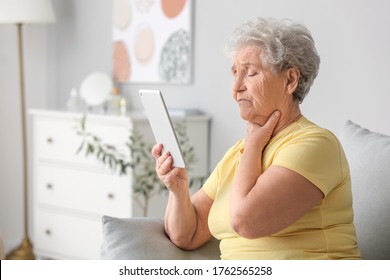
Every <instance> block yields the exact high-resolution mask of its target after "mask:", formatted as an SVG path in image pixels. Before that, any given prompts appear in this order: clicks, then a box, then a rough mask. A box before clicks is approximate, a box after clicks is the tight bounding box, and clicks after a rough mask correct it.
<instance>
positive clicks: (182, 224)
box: [152, 144, 213, 250]
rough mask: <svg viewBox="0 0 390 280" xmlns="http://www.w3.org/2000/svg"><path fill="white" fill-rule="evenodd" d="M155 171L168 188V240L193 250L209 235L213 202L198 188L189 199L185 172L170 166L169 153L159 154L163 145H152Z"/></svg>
mask: <svg viewBox="0 0 390 280" xmlns="http://www.w3.org/2000/svg"><path fill="white" fill-rule="evenodd" d="M152 154H153V156H154V157H155V159H156V172H157V173H158V175H159V178H160V179H161V180H162V182H163V183H164V184H165V185H166V187H167V188H168V189H169V198H168V204H167V209H166V213H165V230H166V232H167V234H168V236H169V237H170V239H171V241H172V242H173V243H174V244H175V245H176V246H178V247H180V248H182V249H187V250H191V249H195V248H197V247H199V246H201V245H203V244H204V243H205V242H206V241H208V240H209V239H210V238H211V233H210V231H209V229H208V224H207V218H208V214H209V211H210V208H211V205H212V203H213V201H212V199H210V198H209V197H208V196H207V195H206V194H205V192H204V191H203V190H202V189H201V190H199V191H198V192H197V193H195V194H194V195H193V196H192V198H191V197H190V194H189V188H188V176H187V171H186V170H185V169H183V168H176V167H172V162H173V160H172V156H171V155H170V154H169V153H162V145H161V144H157V145H155V146H154V147H153V150H152Z"/></svg>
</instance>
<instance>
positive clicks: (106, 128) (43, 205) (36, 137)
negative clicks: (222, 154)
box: [29, 110, 209, 259]
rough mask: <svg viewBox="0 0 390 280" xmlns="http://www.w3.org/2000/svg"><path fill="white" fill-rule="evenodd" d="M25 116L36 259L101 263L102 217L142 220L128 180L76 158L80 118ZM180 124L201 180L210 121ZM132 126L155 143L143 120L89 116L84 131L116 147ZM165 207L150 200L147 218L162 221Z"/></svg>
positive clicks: (65, 114) (189, 120) (36, 113)
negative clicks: (184, 127)
mask: <svg viewBox="0 0 390 280" xmlns="http://www.w3.org/2000/svg"><path fill="white" fill-rule="evenodd" d="M29 113H30V115H31V117H32V159H31V162H32V180H31V182H32V185H31V192H30V193H31V194H32V199H31V201H32V207H31V208H32V214H33V215H32V228H33V234H32V240H33V246H34V251H35V254H36V255H37V256H38V257H43V258H54V259H99V255H100V244H101V241H102V232H101V217H102V216H103V215H110V216H115V217H131V216H140V215H142V214H141V213H142V211H141V209H140V208H139V207H137V205H136V204H135V203H134V202H133V198H132V196H133V193H132V178H131V175H126V176H119V175H118V174H117V173H115V172H113V171H112V170H110V169H109V168H107V167H105V166H103V165H102V164H101V163H99V162H98V161H97V160H96V159H95V158H94V157H93V156H90V157H85V156H84V155H83V154H76V151H77V149H78V147H79V146H80V143H81V138H80V136H78V135H77V134H76V130H75V126H76V125H77V120H79V119H81V117H82V114H78V113H68V112H59V111H47V110H31V111H30V112H29ZM179 119H180V118H179ZM181 119H183V118H181ZM184 119H185V121H186V124H187V131H188V135H189V138H190V143H191V145H192V146H193V147H194V150H195V154H196V156H197V158H198V160H197V162H196V164H195V166H194V170H196V172H195V175H196V176H205V175H207V172H208V164H207V162H208V125H209V118H208V117H206V116H194V117H184ZM174 121H175V120H174ZM133 126H136V127H138V128H139V130H140V131H141V132H142V133H143V134H144V135H145V138H146V139H149V140H150V141H153V138H152V134H151V131H150V127H149V125H148V121H147V119H146V118H145V116H142V115H133V116H127V117H119V116H107V115H88V116H87V129H88V131H90V132H92V133H93V134H95V135H97V136H99V137H101V138H103V139H104V141H105V142H107V143H111V144H114V145H123V144H124V143H125V142H126V141H127V139H128V137H129V134H130V132H131V128H132V127H133ZM165 203H166V196H165V195H162V196H160V197H156V198H154V200H153V201H152V202H151V209H150V211H149V213H150V215H151V216H160V217H163V214H164V209H165Z"/></svg>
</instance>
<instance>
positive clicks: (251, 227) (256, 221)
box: [231, 114, 323, 238]
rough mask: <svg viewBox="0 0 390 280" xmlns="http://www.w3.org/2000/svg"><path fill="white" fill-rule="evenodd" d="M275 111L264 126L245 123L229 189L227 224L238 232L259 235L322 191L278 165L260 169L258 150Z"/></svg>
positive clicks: (300, 211)
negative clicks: (245, 130) (241, 145)
mask: <svg viewBox="0 0 390 280" xmlns="http://www.w3.org/2000/svg"><path fill="white" fill-rule="evenodd" d="M278 117H279V116H278V115H277V114H273V115H271V117H270V118H269V120H268V122H267V123H266V124H265V125H264V126H259V125H257V124H253V123H250V124H248V134H247V138H246V141H245V149H244V153H243V155H242V158H241V161H240V166H239V168H238V172H237V175H236V178H235V181H234V183H233V186H232V192H231V225H232V228H233V229H234V230H235V231H236V232H237V233H238V234H240V235H241V236H243V237H246V238H259V237H263V236H268V235H271V234H273V233H276V232H278V231H280V230H282V229H284V228H286V227H288V226H289V225H291V224H292V223H293V222H295V221H296V220H297V219H299V218H300V217H301V216H302V215H304V214H305V213H306V212H307V211H309V210H310V209H311V208H312V207H314V206H315V205H316V204H317V203H319V202H320V201H321V200H322V199H323V193H322V192H321V191H320V190H319V189H318V188H317V187H316V186H315V185H313V184H312V183H311V182H310V181H308V180H307V179H306V178H304V177H303V176H301V175H300V174H298V173H296V172H294V171H292V170H289V169H287V168H284V167H280V166H271V167H270V168H268V169H267V171H265V172H263V171H262V153H263V150H264V148H265V146H266V145H267V144H268V142H269V140H270V138H271V135H272V133H273V129H274V128H275V126H276V122H277V120H278Z"/></svg>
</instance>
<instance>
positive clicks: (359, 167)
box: [340, 121, 390, 259]
mask: <svg viewBox="0 0 390 280" xmlns="http://www.w3.org/2000/svg"><path fill="white" fill-rule="evenodd" d="M340 140H341V143H342V145H343V147H344V150H345V153H346V155H347V158H348V161H349V166H350V169H351V179H352V192H353V207H354V212H355V225H356V231H357V237H358V243H359V247H360V250H361V253H362V257H363V258H364V259H390V137H389V136H387V135H384V134H380V133H376V132H372V131H370V130H368V129H365V128H362V127H361V126H359V125H357V124H355V123H353V122H351V121H347V122H346V124H345V126H344V128H343V131H342V134H341V137H340Z"/></svg>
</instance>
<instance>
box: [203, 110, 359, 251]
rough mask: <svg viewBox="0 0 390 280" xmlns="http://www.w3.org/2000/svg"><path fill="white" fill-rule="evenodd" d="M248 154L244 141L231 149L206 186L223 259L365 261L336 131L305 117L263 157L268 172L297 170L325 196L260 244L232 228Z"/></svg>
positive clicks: (212, 226) (213, 230)
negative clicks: (237, 185) (239, 175)
mask: <svg viewBox="0 0 390 280" xmlns="http://www.w3.org/2000/svg"><path fill="white" fill-rule="evenodd" d="M243 149H244V140H240V141H238V143H236V144H235V145H234V146H233V147H232V148H230V149H229V151H228V152H227V153H226V154H225V156H224V157H223V159H222V160H221V161H220V162H219V163H218V165H217V167H216V168H215V170H214V171H213V173H212V174H211V176H210V177H209V178H208V180H207V181H206V183H205V184H204V186H203V189H204V191H205V192H206V194H207V195H208V196H209V197H210V198H211V199H213V200H214V202H213V205H212V207H211V210H210V214H209V218H208V224H209V228H210V231H211V233H212V234H213V235H214V236H215V237H216V238H217V239H220V240H221V243H220V249H221V258H222V259H359V258H360V252H359V249H358V246H357V241H356V233H355V227H354V225H353V210H352V194H351V179H350V173H349V167H348V162H347V159H346V157H345V154H344V151H343V149H342V147H341V145H340V143H339V141H338V140H337V138H336V137H335V136H334V135H333V134H332V133H331V132H329V131H328V130H325V129H323V128H320V127H318V126H317V125H315V124H313V123H311V122H310V121H308V120H307V119H306V118H304V117H301V118H300V119H299V120H298V121H297V122H295V123H293V124H291V125H290V126H289V127H287V128H285V129H284V130H283V131H281V132H280V133H278V134H277V135H276V136H275V137H274V138H272V139H271V141H270V142H269V144H268V145H267V147H266V149H265V150H264V153H263V170H266V169H267V168H268V167H270V166H271V165H278V166H283V167H286V168H288V169H290V170H293V171H295V172H297V173H299V174H300V175H302V176H304V177H305V178H306V179H308V180H309V181H311V182H312V183H313V184H314V185H316V186H317V187H318V188H319V189H320V190H321V191H322V192H323V193H324V196H325V197H324V199H323V200H322V202H321V203H320V204H318V205H316V206H315V207H314V208H313V209H311V210H310V211H309V212H308V213H306V214H305V215H304V216H303V217H301V218H300V219H299V220H298V221H296V222H295V223H294V224H292V225H291V226H289V227H287V228H285V229H283V230H281V231H279V232H277V233H275V234H272V235H270V236H267V237H262V238H258V239H246V238H243V237H241V236H239V235H238V234H237V233H236V232H234V230H233V229H232V228H231V226H230V190H231V186H232V183H233V180H234V177H235V174H236V172H237V170H238V165H239V163H240V159H241V156H242V151H243ZM259 222H261V221H259Z"/></svg>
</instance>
